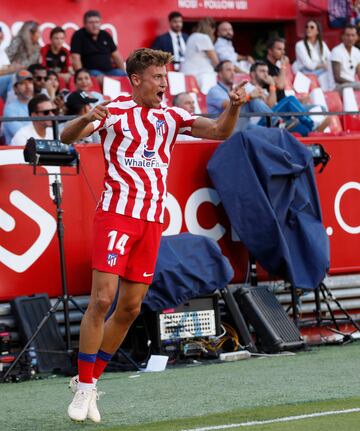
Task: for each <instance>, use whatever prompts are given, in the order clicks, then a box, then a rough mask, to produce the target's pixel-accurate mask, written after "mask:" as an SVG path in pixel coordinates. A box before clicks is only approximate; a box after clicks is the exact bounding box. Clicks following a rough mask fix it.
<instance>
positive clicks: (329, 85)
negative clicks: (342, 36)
mask: <svg viewBox="0 0 360 431" xmlns="http://www.w3.org/2000/svg"><path fill="white" fill-rule="evenodd" d="M295 52H296V61H295V63H294V64H293V70H294V72H295V73H296V72H297V71H301V72H302V73H305V74H314V75H316V76H317V77H318V80H319V83H320V86H321V88H322V89H323V90H324V91H328V90H332V89H333V88H334V80H333V77H332V71H331V62H330V50H329V48H328V46H327V45H326V43H325V42H324V41H323V40H322V37H321V27H320V23H319V22H318V21H315V20H313V19H311V20H309V21H308V22H307V23H306V27H305V36H304V39H303V40H299V42H297V43H296V45H295Z"/></svg>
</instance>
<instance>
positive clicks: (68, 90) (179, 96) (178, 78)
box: [0, 0, 360, 145]
mask: <svg viewBox="0 0 360 431" xmlns="http://www.w3.org/2000/svg"><path fill="white" fill-rule="evenodd" d="M359 22H360V0H359V1H356V2H355V3H354V9H353V16H352V23H351V24H348V25H346V26H345V27H344V28H343V30H342V34H341V40H339V44H338V45H337V46H335V47H334V48H333V49H332V50H330V49H329V47H328V45H327V43H326V41H325V40H324V38H323V35H322V30H321V26H320V24H319V22H317V21H316V20H313V19H310V20H309V21H308V22H307V23H306V26H305V28H304V38H303V39H302V40H299V41H298V42H297V43H296V46H295V53H296V59H295V61H294V62H293V63H292V64H291V63H290V61H289V58H288V57H287V55H286V40H285V39H283V38H280V37H275V38H272V39H271V40H268V42H267V46H266V55H265V58H262V59H256V58H253V57H252V56H250V55H247V54H244V53H239V52H237V50H236V49H235V46H234V43H233V39H234V30H233V27H232V24H231V23H230V22H226V21H223V22H219V23H216V22H215V21H214V20H213V19H212V18H205V19H202V20H201V21H199V22H198V23H197V25H196V26H195V28H194V31H193V32H192V33H191V35H188V34H186V33H185V32H183V17H182V15H181V14H180V13H179V12H176V11H175V12H172V13H170V14H169V16H168V23H169V29H168V31H167V32H166V33H164V34H161V35H159V36H158V37H157V38H156V39H155V40H154V42H153V44H152V45H151V48H153V49H161V50H163V51H168V52H171V53H172V55H173V65H172V70H170V71H169V89H168V91H167V94H166V99H165V100H164V104H167V105H174V106H178V107H181V108H183V109H186V110H187V111H189V112H195V113H202V114H209V115H214V116H215V115H219V114H220V113H221V112H222V111H223V110H224V109H225V107H226V106H227V104H228V103H229V96H228V94H229V91H230V90H231V89H232V88H233V86H234V85H237V84H239V83H240V82H241V81H244V80H246V81H247V84H246V86H245V88H246V92H247V95H248V101H247V103H246V104H245V105H244V106H243V107H242V110H241V113H242V114H244V113H246V114H249V116H244V115H241V116H240V118H239V121H238V126H237V128H236V131H238V130H245V129H247V128H252V127H264V126H266V125H268V126H269V125H271V126H273V127H280V128H286V129H288V130H290V131H291V132H295V133H298V134H300V135H302V136H307V135H308V134H309V133H310V132H314V131H318V132H324V131H325V132H329V131H331V127H332V126H333V125H334V122H332V121H331V119H330V118H328V117H324V116H322V115H320V114H319V115H317V116H315V117H311V116H309V115H308V114H307V113H308V112H309V111H315V112H316V111H318V112H319V113H321V112H325V111H327V110H329V106H328V103H327V100H326V97H327V95H331V97H335V96H332V95H334V94H335V92H336V93H337V94H338V95H337V96H336V97H338V98H341V96H342V94H343V91H344V89H348V88H351V89H352V90H354V91H355V92H356V90H359V89H360V82H359V81H358V78H359V76H360V50H359V48H358V47H357V44H358V43H359V42H358V33H357V27H356V25H357V24H358V23H359ZM65 36H66V34H65V30H64V29H63V28H61V27H55V28H53V29H52V30H51V32H50V37H49V41H48V43H47V44H46V45H45V46H43V47H40V44H39V39H40V31H39V24H38V23H37V22H35V21H26V22H24V24H23V25H22V27H21V28H20V30H19V32H18V33H17V34H16V36H15V37H14V38H13V39H12V40H11V43H10V45H9V46H8V47H7V48H6V49H4V48H2V46H1V42H2V40H3V33H2V31H1V29H0V115H1V112H2V115H3V116H5V117H27V116H30V117H31V116H34V117H42V116H44V120H43V121H33V122H28V121H11V122H3V123H2V125H1V139H2V143H3V144H6V145H24V144H25V142H26V139H27V138H28V137H31V136H32V137H35V138H38V139H40V138H45V139H51V138H52V137H53V135H52V128H51V124H52V123H51V116H54V115H80V114H83V113H85V112H87V111H88V110H90V109H92V107H93V106H95V105H96V104H97V103H101V102H103V101H104V98H107V96H104V95H103V94H102V88H103V83H104V79H105V77H106V78H110V79H113V80H117V81H118V82H121V83H122V85H121V88H129V83H128V82H127V84H126V81H127V80H128V78H127V77H126V72H125V64H124V60H123V58H122V57H121V55H120V53H119V51H118V48H117V46H116V44H115V42H114V40H113V38H112V36H111V35H110V34H109V33H108V32H107V31H105V30H101V15H100V13H99V12H98V11H96V10H90V11H87V12H86V13H85V14H84V17H83V27H82V28H80V29H79V30H77V31H75V32H74V33H73V35H72V38H71V44H70V45H71V46H70V50H68V49H67V48H66V47H65V46H64V45H65ZM125 84H126V85H125ZM313 90H316V91H313ZM116 96H117V95H114V97H116ZM337 100H338V99H337ZM287 112H288V113H289V115H285V116H284V113H287ZM294 112H296V113H300V114H299V115H297V116H293V115H291V114H290V113H294ZM257 113H258V114H262V113H265V114H266V113H267V114H269V115H271V117H269V118H271V120H266V118H265V117H263V116H261V115H260V116H256V114H257ZM277 113H282V115H277ZM303 113H304V114H303ZM250 114H251V116H250ZM269 122H270V124H269ZM97 139H98V137H97V136H95V137H93V138H92V141H96V140H97Z"/></svg>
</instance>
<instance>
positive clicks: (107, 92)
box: [103, 76, 121, 99]
mask: <svg viewBox="0 0 360 431" xmlns="http://www.w3.org/2000/svg"><path fill="white" fill-rule="evenodd" d="M120 92H121V84H120V82H119V81H117V80H116V79H113V78H109V77H108V76H104V81H103V94H104V96H109V97H110V98H111V99H115V98H116V97H118V96H119V94H120Z"/></svg>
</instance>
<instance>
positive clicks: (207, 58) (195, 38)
mask: <svg viewBox="0 0 360 431" xmlns="http://www.w3.org/2000/svg"><path fill="white" fill-rule="evenodd" d="M215 29H216V24H215V21H214V20H213V19H212V18H204V19H202V20H201V21H199V22H198V24H197V25H196V27H195V32H194V33H192V34H191V35H190V36H189V38H188V40H187V42H186V51H185V59H184V62H183V63H182V65H181V71H182V72H184V73H185V75H194V76H195V78H196V79H197V81H198V84H199V86H200V88H201V89H202V90H203V88H204V87H208V86H212V85H211V84H213V85H215V84H216V75H215V72H214V67H215V66H216V65H217V64H218V63H219V59H218V56H217V54H216V51H215V47H214V43H213V42H214V39H215ZM210 80H215V81H214V83H211V84H210V85H207V82H206V81H208V82H209V81H210Z"/></svg>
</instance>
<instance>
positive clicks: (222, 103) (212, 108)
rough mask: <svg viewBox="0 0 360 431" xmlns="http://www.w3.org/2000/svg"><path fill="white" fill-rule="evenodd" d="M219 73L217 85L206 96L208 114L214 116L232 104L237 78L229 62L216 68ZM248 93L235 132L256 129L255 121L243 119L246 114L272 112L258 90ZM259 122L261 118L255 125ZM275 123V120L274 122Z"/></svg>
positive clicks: (222, 62)
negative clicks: (231, 98) (232, 94)
mask: <svg viewBox="0 0 360 431" xmlns="http://www.w3.org/2000/svg"><path fill="white" fill-rule="evenodd" d="M215 70H216V72H217V79H218V82H217V84H216V85H215V86H214V87H212V88H211V89H210V91H209V92H208V94H207V96H206V103H207V108H208V113H209V114H210V115H213V116H216V117H217V116H219V115H220V114H221V113H222V112H223V111H224V110H225V108H226V107H227V105H228V104H229V103H230V98H229V92H230V91H231V89H232V88H233V85H234V77H235V66H234V65H233V63H232V62H231V61H229V60H225V61H221V62H220V63H219V64H218V65H217V66H216V68H215ZM245 90H246V91H247V93H248V102H247V103H245V104H244V105H243V106H242V107H241V111H240V118H239V121H238V122H237V125H236V127H235V130H234V132H238V131H240V130H245V129H247V128H251V127H254V126H255V125H256V124H254V122H253V121H251V120H250V118H249V117H241V114H244V113H254V112H272V111H271V109H270V108H269V107H268V106H267V105H266V103H265V102H264V101H263V100H262V99H261V98H260V97H259V96H260V94H259V92H258V91H257V89H256V88H255V87H254V86H253V88H251V90H250V92H251V94H250V92H249V91H248V90H247V89H246V87H245ZM258 121H259V118H257V119H256V120H255V123H257V122H258ZM274 121H275V120H274Z"/></svg>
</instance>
